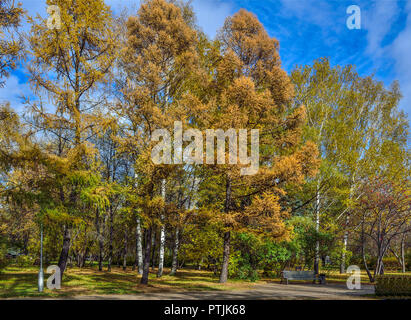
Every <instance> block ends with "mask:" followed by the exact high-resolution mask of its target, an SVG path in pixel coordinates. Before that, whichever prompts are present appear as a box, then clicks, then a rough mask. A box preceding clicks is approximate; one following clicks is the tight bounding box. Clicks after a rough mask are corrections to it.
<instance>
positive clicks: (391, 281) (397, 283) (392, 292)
mask: <svg viewBox="0 0 411 320" xmlns="http://www.w3.org/2000/svg"><path fill="white" fill-rule="evenodd" d="M375 294H376V295H378V296H411V277H410V276H404V275H383V276H378V277H377V278H376V283H375Z"/></svg>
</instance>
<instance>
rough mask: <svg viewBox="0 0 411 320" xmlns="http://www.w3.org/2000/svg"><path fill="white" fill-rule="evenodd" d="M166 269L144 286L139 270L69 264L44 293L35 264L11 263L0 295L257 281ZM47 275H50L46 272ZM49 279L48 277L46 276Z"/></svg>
mask: <svg viewBox="0 0 411 320" xmlns="http://www.w3.org/2000/svg"><path fill="white" fill-rule="evenodd" d="M168 272H169V270H167V269H166V270H165V275H164V276H163V277H162V278H157V277H156V272H155V270H154V271H153V272H152V273H151V274H150V284H149V285H148V286H141V285H140V284H139V282H140V276H138V275H137V274H136V271H131V269H128V270H127V271H123V270H122V269H121V268H116V267H114V268H113V269H112V272H107V271H102V272H99V271H98V270H97V269H96V268H94V267H93V268H84V269H79V268H70V269H69V270H67V272H66V273H65V274H64V279H63V283H62V288H61V289H60V290H53V291H52V290H49V289H47V288H46V285H45V288H44V292H43V293H39V292H38V291H37V273H38V268H36V267H25V268H21V267H8V268H7V269H6V270H4V272H3V273H2V274H0V298H10V297H69V296H76V295H93V294H96V295H108V294H136V293H144V292H171V291H202V290H206V291H218V290H248V289H252V287H253V286H254V285H255V284H256V283H251V282H247V281H241V280H229V281H228V282H227V283H226V284H220V283H218V278H217V277H215V276H214V275H213V273H211V272H207V271H196V270H181V271H179V272H178V273H177V275H176V276H169V275H168ZM44 277H45V279H47V277H48V275H47V274H45V276H44ZM45 283H46V280H45ZM257 283H258V282H257Z"/></svg>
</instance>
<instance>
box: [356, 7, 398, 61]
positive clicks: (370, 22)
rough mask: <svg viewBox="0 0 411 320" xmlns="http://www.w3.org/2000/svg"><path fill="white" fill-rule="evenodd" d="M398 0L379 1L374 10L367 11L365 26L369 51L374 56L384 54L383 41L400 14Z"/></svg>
mask: <svg viewBox="0 0 411 320" xmlns="http://www.w3.org/2000/svg"><path fill="white" fill-rule="evenodd" d="M398 12H399V7H398V5H397V1H377V2H376V3H375V6H374V7H373V10H369V11H368V12H365V14H364V17H365V18H366V19H363V21H364V28H365V29H366V30H367V40H368V46H367V53H369V54H372V55H373V56H374V57H380V56H382V55H383V54H384V48H383V46H382V42H383V40H384V37H385V36H386V35H387V34H388V33H389V31H390V30H391V26H392V24H393V23H394V22H395V19H396V18H397V16H398Z"/></svg>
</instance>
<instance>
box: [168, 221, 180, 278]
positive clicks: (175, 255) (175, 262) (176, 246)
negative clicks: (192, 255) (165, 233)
mask: <svg viewBox="0 0 411 320" xmlns="http://www.w3.org/2000/svg"><path fill="white" fill-rule="evenodd" d="M179 233H180V230H179V229H178V227H176V235H175V238H174V249H173V262H172V263H171V272H170V275H171V276H174V275H175V274H176V273H177V268H178V249H179V245H180V239H179V237H180V235H179Z"/></svg>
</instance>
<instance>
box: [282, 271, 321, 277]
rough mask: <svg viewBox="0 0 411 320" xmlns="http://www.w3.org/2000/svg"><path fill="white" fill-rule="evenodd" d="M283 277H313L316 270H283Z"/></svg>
mask: <svg viewBox="0 0 411 320" xmlns="http://www.w3.org/2000/svg"><path fill="white" fill-rule="evenodd" d="M283 277H284V278H287V279H313V278H314V277H315V272H314V271H286V270H285V271H283Z"/></svg>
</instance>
